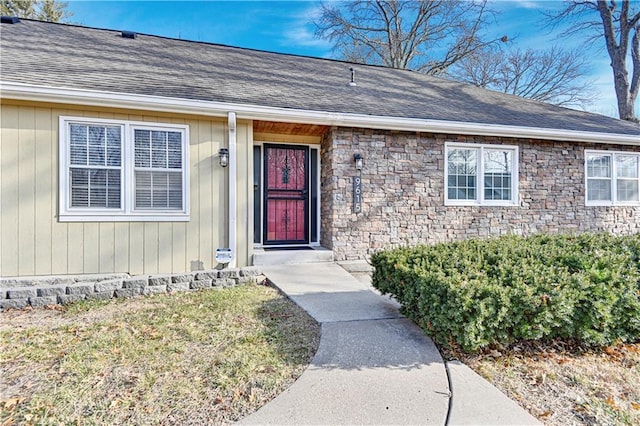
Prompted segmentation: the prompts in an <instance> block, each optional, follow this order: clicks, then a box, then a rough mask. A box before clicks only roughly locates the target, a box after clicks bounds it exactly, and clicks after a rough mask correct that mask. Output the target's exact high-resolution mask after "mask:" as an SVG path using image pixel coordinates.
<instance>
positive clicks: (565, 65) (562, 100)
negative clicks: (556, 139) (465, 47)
mask: <svg viewBox="0 0 640 426" xmlns="http://www.w3.org/2000/svg"><path fill="white" fill-rule="evenodd" d="M587 73H588V64H587V60H586V57H585V55H584V54H583V53H582V52H581V51H579V50H577V49H576V50H563V49H561V48H559V47H552V48H550V49H547V50H533V49H527V50H520V49H513V50H508V51H502V50H496V49H485V50H483V51H477V52H474V53H473V54H472V55H468V56H467V57H465V58H463V59H462V60H461V61H459V62H458V63H457V64H456V65H455V66H453V67H452V68H451V70H450V71H449V72H448V75H449V77H451V78H453V79H455V80H459V81H464V82H466V83H471V84H474V85H476V86H478V87H483V88H487V89H491V90H496V91H499V92H504V93H509V94H512V95H517V96H521V97H523V98H529V99H534V100H537V101H541V102H548V103H552V104H555V105H562V106H582V107H583V106H585V105H588V104H590V103H592V102H593V101H594V100H595V95H594V93H593V92H592V90H591V84H590V83H589V82H588V81H586V80H585V76H586V75H587Z"/></svg>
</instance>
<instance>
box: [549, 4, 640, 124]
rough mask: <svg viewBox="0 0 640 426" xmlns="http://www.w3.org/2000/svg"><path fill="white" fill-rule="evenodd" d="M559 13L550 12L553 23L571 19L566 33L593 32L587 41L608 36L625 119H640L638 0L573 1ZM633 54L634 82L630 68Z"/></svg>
mask: <svg viewBox="0 0 640 426" xmlns="http://www.w3.org/2000/svg"><path fill="white" fill-rule="evenodd" d="M566 3H567V6H566V7H565V8H564V9H563V10H562V11H561V12H559V13H555V14H548V16H549V18H550V19H551V23H552V24H558V23H561V22H569V23H570V24H571V27H570V28H569V29H568V30H566V31H564V32H563V35H569V34H577V33H583V34H589V35H588V38H587V42H592V41H594V40H599V39H604V42H605V46H606V48H607V53H608V54H609V58H610V59H611V69H612V71H613V82H614V86H615V91H616V97H617V100H618V114H619V116H620V118H621V119H623V120H628V121H635V122H637V121H638V117H637V116H636V113H635V108H634V103H635V101H636V99H637V97H638V89H639V87H640V40H639V35H638V33H639V32H640V10H638V2H636V1H629V0H623V1H621V2H617V1H615V0H609V1H605V0H571V1H566ZM629 53H630V56H631V65H632V71H631V81H629V71H628V68H627V60H628V56H629Z"/></svg>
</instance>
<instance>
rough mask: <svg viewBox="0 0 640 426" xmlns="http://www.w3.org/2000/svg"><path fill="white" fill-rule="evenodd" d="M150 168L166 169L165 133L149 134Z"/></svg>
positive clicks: (155, 132)
mask: <svg viewBox="0 0 640 426" xmlns="http://www.w3.org/2000/svg"><path fill="white" fill-rule="evenodd" d="M151 160H152V161H151V166H152V167H154V168H161V169H164V168H166V167H167V132H157V131H154V132H151Z"/></svg>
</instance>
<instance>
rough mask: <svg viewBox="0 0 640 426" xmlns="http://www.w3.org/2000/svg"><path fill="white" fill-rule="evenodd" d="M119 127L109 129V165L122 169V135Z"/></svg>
mask: <svg viewBox="0 0 640 426" xmlns="http://www.w3.org/2000/svg"><path fill="white" fill-rule="evenodd" d="M121 133H122V132H121V131H120V128H119V127H107V165H108V166H114V167H120V164H121V161H122V160H121V150H122V139H121V138H122V135H121Z"/></svg>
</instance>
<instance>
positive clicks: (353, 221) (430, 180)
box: [321, 127, 640, 260]
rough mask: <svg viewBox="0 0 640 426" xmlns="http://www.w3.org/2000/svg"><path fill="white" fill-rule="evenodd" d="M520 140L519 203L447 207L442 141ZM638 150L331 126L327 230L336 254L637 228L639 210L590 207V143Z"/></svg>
mask: <svg viewBox="0 0 640 426" xmlns="http://www.w3.org/2000/svg"><path fill="white" fill-rule="evenodd" d="M445 142H466V143H486V144H507V145H517V146H519V156H520V158H519V197H520V199H519V205H518V206H513V207H495V206H493V207H488V206H485V207H481V206H473V207H467V206H464V207H460V206H445V205H444V191H445V188H444V186H445V185H444V184H445V182H444V170H445V159H444V144H445ZM585 148H586V149H599V150H607V149H610V150H615V151H635V152H637V151H638V148H637V147H625V146H614V145H611V146H608V145H601V144H597V145H596V144H585V143H573V142H554V141H544V140H531V139H510V138H496V137H480V136H455V135H434V134H425V133H409V132H391V131H382V130H371V129H353V128H335V127H334V128H332V129H331V131H330V132H329V133H328V134H327V135H326V136H325V137H324V139H323V141H322V153H321V155H322V171H321V179H322V236H321V243H322V245H323V246H324V247H327V248H332V249H333V252H334V256H335V259H336V260H351V259H361V258H364V257H366V256H367V255H369V254H371V253H372V252H375V251H377V250H380V249H383V248H389V247H395V246H401V245H412V244H418V243H435V242H442V241H451V240H458V239H464V238H471V237H489V236H496V235H505V234H519V235H529V234H534V233H538V232H550V233H557V232H583V231H609V232H613V233H617V234H630V233H636V232H640V207H586V206H585V179H584V150H585ZM357 152H360V153H362V154H363V156H364V169H363V170H362V189H363V195H362V198H363V201H362V212H361V213H359V214H355V213H353V204H352V203H353V193H352V192H353V189H352V185H353V183H352V182H353V181H352V179H353V176H355V175H356V170H355V167H354V162H353V154H354V153H357Z"/></svg>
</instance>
